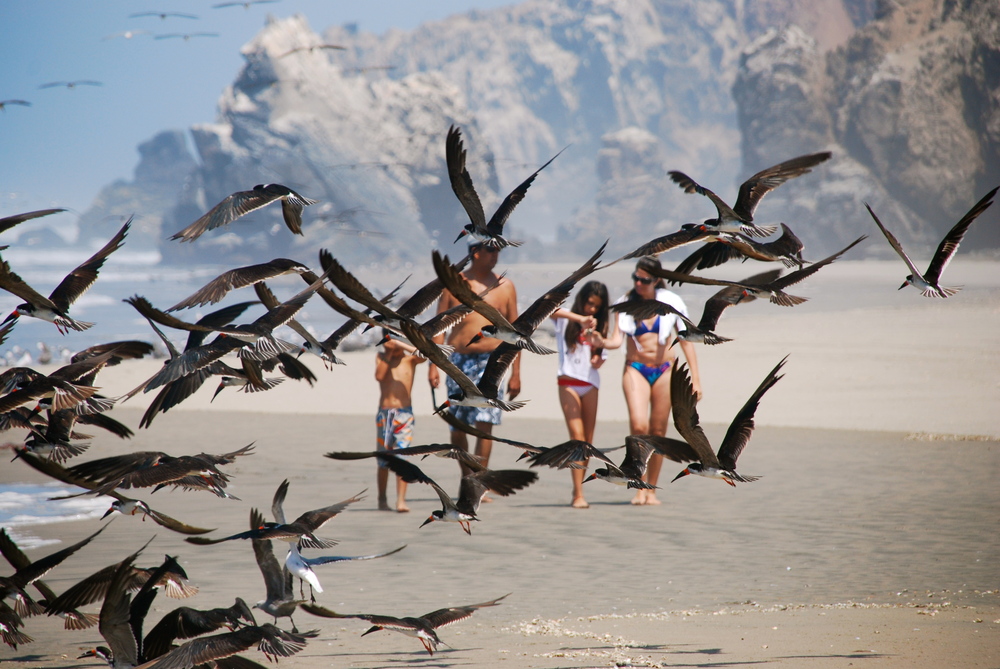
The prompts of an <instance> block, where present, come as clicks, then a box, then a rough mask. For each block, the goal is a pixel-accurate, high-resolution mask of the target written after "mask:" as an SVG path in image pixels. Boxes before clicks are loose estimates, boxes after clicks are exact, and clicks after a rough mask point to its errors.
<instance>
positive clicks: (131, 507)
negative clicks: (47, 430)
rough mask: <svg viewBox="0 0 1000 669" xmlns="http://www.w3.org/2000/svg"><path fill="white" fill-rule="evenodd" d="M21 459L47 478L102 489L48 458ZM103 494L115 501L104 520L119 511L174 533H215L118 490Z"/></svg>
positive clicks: (26, 455) (22, 456) (21, 454)
mask: <svg viewBox="0 0 1000 669" xmlns="http://www.w3.org/2000/svg"><path fill="white" fill-rule="evenodd" d="M19 457H20V459H21V460H22V461H23V462H24V463H25V464H27V465H28V466H29V467H31V468H33V469H35V470H37V471H39V472H41V473H43V474H46V475H47V476H51V477H52V478H54V479H56V480H57V481H62V482H63V483H68V484H69V485H75V486H78V487H81V488H86V489H88V490H95V489H96V488H98V487H100V486H99V485H98V484H97V483H94V482H93V481H90V480H88V479H85V478H83V477H81V476H76V475H74V474H71V473H70V472H69V471H68V470H66V469H65V468H64V467H62V466H61V465H59V464H58V463H56V462H55V461H53V460H50V459H48V458H45V457H39V456H37V455H34V454H32V453H30V452H19ZM102 494H104V495H107V496H108V497H112V498H114V500H115V501H114V502H112V503H111V507H110V508H109V509H108V511H107V512H106V513H105V514H104V516H103V517H104V518H107V517H108V516H109V515H111V513H112V512H114V511H117V512H118V513H121V514H122V515H126V516H134V515H136V514H141V515H142V519H143V520H145V519H146V518H147V517H149V518H152V519H153V522H155V523H156V524H158V525H160V526H162V527H165V528H167V529H168V530H173V531H174V532H179V533H181V534H207V533H208V532H212V531H214V530H212V529H205V528H202V527H194V526H192V525H187V524H185V523H182V522H180V521H179V520H175V519H174V518H171V517H170V516H168V515H166V514H165V513H160V512H159V511H156V510H155V509H152V508H150V506H149V505H148V504H146V503H145V502H143V501H141V500H137V499H131V498H129V497H125V496H124V495H122V494H121V493H119V492H118V491H116V490H108V491H107V492H104V493H102ZM71 497H76V495H71ZM52 499H62V497H55V498H52Z"/></svg>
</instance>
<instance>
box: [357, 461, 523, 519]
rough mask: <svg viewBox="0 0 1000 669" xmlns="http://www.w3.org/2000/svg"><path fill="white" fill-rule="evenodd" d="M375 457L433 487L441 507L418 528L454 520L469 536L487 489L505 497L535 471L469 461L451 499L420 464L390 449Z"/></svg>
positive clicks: (406, 477) (407, 478)
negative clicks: (455, 497) (489, 467)
mask: <svg viewBox="0 0 1000 669" xmlns="http://www.w3.org/2000/svg"><path fill="white" fill-rule="evenodd" d="M376 457H377V458H378V460H379V462H381V463H383V464H384V465H385V466H386V467H388V468H389V470H390V471H392V472H393V473H394V474H396V475H397V476H399V477H400V478H402V479H403V480H404V481H406V482H407V483H426V484H427V485H429V486H431V487H432V488H434V492H436V493H437V495H438V498H440V500H441V506H442V508H441V509H439V510H437V511H433V512H431V515H430V516H428V518H427V520H425V521H424V522H423V524H422V525H421V526H420V527H423V526H424V525H427V524H429V523H433V522H434V521H437V520H442V521H445V522H450V523H458V524H459V525H460V526H461V527H462V529H463V530H465V533H466V534H468V535H470V536H471V535H472V527H471V524H472V521H474V520H479V518H477V517H476V513H477V512H478V511H479V504H480V502H482V500H483V497H484V496H485V495H486V493H487V492H494V493H496V494H497V495H500V496H501V497H507V496H508V495H513V494H514V493H515V492H517V491H518V490H521V489H523V488H526V487H528V486H529V485H531V484H532V483H534V482H535V481H537V480H538V474H536V473H535V472H529V471H526V470H522V469H497V470H492V469H486V468H485V467H483V466H482V465H481V464H479V462H478V461H472V460H469V461H468V465H469V466H471V467H472V469H473V472H472V473H471V474H467V475H466V476H463V477H462V482H461V483H460V484H459V488H458V500H457V501H454V500H452V498H451V495H449V494H448V493H447V492H445V490H444V488H442V487H441V486H439V485H438V484H437V483H435V482H434V479H432V478H431V477H429V476H427V474H424V472H423V471H422V470H421V469H420V467H417V466H416V465H415V464H413V463H412V462H409V461H408V460H404V459H403V458H399V457H396V456H395V455H393V454H392V452H390V451H379V452H378V454H377V455H376Z"/></svg>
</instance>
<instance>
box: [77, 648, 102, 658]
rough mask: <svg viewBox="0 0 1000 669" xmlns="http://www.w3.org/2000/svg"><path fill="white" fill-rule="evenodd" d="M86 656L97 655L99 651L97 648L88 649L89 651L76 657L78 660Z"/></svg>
mask: <svg viewBox="0 0 1000 669" xmlns="http://www.w3.org/2000/svg"><path fill="white" fill-rule="evenodd" d="M85 657H97V651H96V650H88V651H87V652H86V653H84V654H83V655H79V656H77V658H76V659H78V660H82V659H83V658H85Z"/></svg>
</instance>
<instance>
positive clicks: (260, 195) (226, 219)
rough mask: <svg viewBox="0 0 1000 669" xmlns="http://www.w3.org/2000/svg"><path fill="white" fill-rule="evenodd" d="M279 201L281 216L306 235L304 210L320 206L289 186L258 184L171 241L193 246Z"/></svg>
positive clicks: (236, 195)
mask: <svg viewBox="0 0 1000 669" xmlns="http://www.w3.org/2000/svg"><path fill="white" fill-rule="evenodd" d="M275 200H281V215H282V217H283V218H284V219H285V225H286V226H288V229H289V230H291V231H292V232H293V233H295V234H297V235H301V234H302V209H303V208H304V207H305V206H306V205H310V204H316V203H317V202H319V200H310V199H309V198H307V197H303V196H301V195H299V194H298V193H296V192H295V191H293V190H292V189H291V188H289V187H288V186H282V185H281V184H258V185H256V186H254V187H253V190H244V191H239V192H237V193H233V194H232V195H230V196H229V197H227V198H226V199H225V200H223V201H222V202H220V203H219V204H217V205H215V206H214V207H213V208H212V210H211V211H209V212H208V213H207V214H205V215H204V216H202V217H201V218H199V219H198V220H197V221H195V222H194V223H192V224H191V225H189V226H188V227H186V228H184V229H183V230H181V231H180V232H178V233H177V234H175V235H174V236H172V237H171V238H170V239H179V240H181V241H182V242H193V241H194V240H196V239H198V238H199V237H201V236H202V235H203V234H204V233H206V232H208V231H209V230H214V229H215V228H218V227H222V226H223V225H229V224H230V223H232V222H233V221H235V220H236V219H237V218H239V217H240V216H244V215H246V214H249V213H250V212H251V211H256V210H257V209H260V208H261V207H265V206H267V205H269V204H271V203H272V202H274V201H275Z"/></svg>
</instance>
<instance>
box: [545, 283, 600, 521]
mask: <svg viewBox="0 0 1000 669" xmlns="http://www.w3.org/2000/svg"><path fill="white" fill-rule="evenodd" d="M608 307H609V304H608V288H607V286H605V285H604V284H603V283H601V282H600V281H588V282H587V283H585V284H583V287H581V288H580V292H579V293H577V294H576V299H575V300H573V306H572V308H570V309H568V310H567V309H557V310H556V311H555V312H554V313H553V314H552V319H553V320H554V321H555V326H556V342H557V348H558V352H559V376H558V379H557V382H558V384H559V404H560V406H562V411H563V416H564V417H565V418H566V427H567V429H568V430H569V438H570V439H579V440H581V441H586V442H589V443H593V442H594V426H595V425H596V424H597V395H598V388H599V386H600V385H601V375H600V372H599V371H598V370H599V369H600V367H601V365H602V364H604V360H605V358H606V357H607V354H606V353H605V352H604V350H603V349H600V348H597V347H596V346H594V343H595V339H596V338H597V337H606V336H607V334H608V321H609V316H608V314H609V313H610V312H609V310H608ZM586 471H587V470H586V469H571V470H570V473H571V474H572V476H573V502H572V506H573V508H576V509H586V508H588V507H589V506H590V505H589V504H587V500H586V499H584V497H583V479H584V475H585V474H586Z"/></svg>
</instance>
